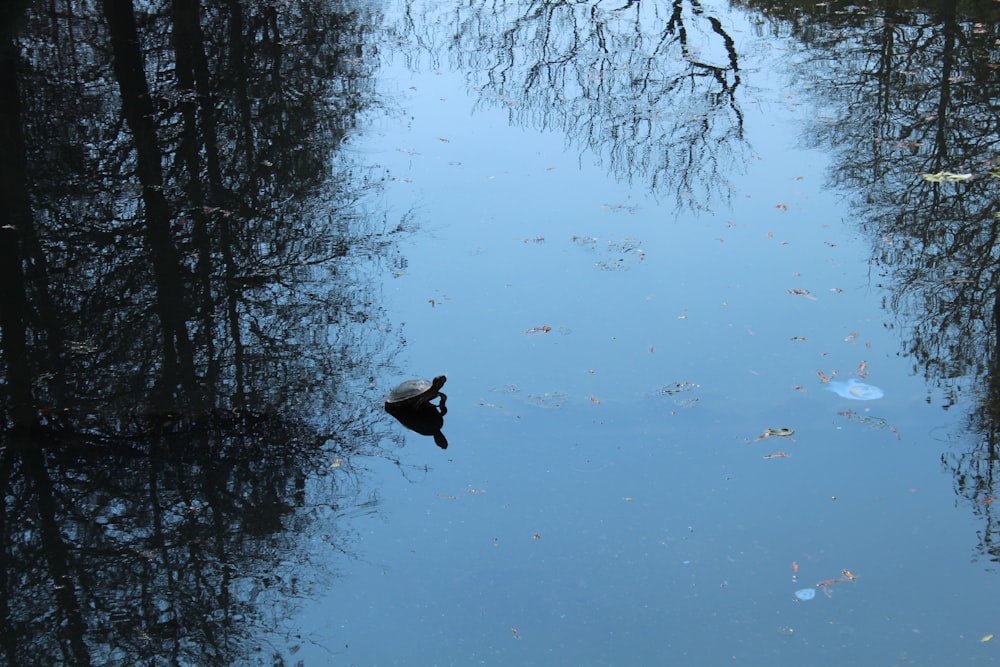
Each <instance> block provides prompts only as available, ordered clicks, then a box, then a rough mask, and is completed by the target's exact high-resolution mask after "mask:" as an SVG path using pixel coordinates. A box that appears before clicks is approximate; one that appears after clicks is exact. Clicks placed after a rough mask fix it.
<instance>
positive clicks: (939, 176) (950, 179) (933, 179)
mask: <svg viewBox="0 0 1000 667" xmlns="http://www.w3.org/2000/svg"><path fill="white" fill-rule="evenodd" d="M924 180H925V181H928V182H930V183H961V182H962V181H968V180H972V174H953V173H951V172H950V171H939V172H937V173H936V174H924Z"/></svg>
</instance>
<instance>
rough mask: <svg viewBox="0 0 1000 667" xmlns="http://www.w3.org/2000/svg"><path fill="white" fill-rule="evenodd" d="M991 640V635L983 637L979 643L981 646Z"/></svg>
mask: <svg viewBox="0 0 1000 667" xmlns="http://www.w3.org/2000/svg"><path fill="white" fill-rule="evenodd" d="M991 639H993V635H992V634H988V635H983V638H982V639H980V640H979V642H980V643H982V644H985V643H986V642H988V641H990V640H991Z"/></svg>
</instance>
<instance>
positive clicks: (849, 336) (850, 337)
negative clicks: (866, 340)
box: [844, 331, 858, 343]
mask: <svg viewBox="0 0 1000 667" xmlns="http://www.w3.org/2000/svg"><path fill="white" fill-rule="evenodd" d="M857 337H858V332H857V331H852V332H851V333H849V334H847V335H846V336H845V337H844V341H845V342H847V343H850V342H851V341H853V340H854V339H855V338H857Z"/></svg>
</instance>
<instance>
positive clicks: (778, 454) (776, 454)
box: [764, 452, 790, 460]
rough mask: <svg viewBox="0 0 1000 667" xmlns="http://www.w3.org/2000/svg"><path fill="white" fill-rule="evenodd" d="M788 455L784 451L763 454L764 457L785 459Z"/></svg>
mask: <svg viewBox="0 0 1000 667" xmlns="http://www.w3.org/2000/svg"><path fill="white" fill-rule="evenodd" d="M789 456H790V455H789V454H786V453H785V452H774V453H773V454H765V455H764V459H765V460H766V459H787V458H788V457H789Z"/></svg>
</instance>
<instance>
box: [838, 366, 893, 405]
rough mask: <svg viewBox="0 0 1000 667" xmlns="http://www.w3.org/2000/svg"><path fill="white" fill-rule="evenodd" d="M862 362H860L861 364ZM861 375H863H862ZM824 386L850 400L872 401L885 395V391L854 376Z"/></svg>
mask: <svg viewBox="0 0 1000 667" xmlns="http://www.w3.org/2000/svg"><path fill="white" fill-rule="evenodd" d="M863 365H864V362H862V366H863ZM862 377H863V376H862ZM826 388H827V389H828V390H830V391H832V392H833V393H835V394H837V395H838V396H843V397H844V398H849V399H851V400H852V401H874V400H877V399H880V398H883V397H884V396H885V392H884V391H882V390H881V389H880V388H878V387H876V386H875V385H872V384H865V383H864V382H861V381H859V380H858V379H856V378H851V379H850V380H848V381H847V382H828V383H827V386H826Z"/></svg>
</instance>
